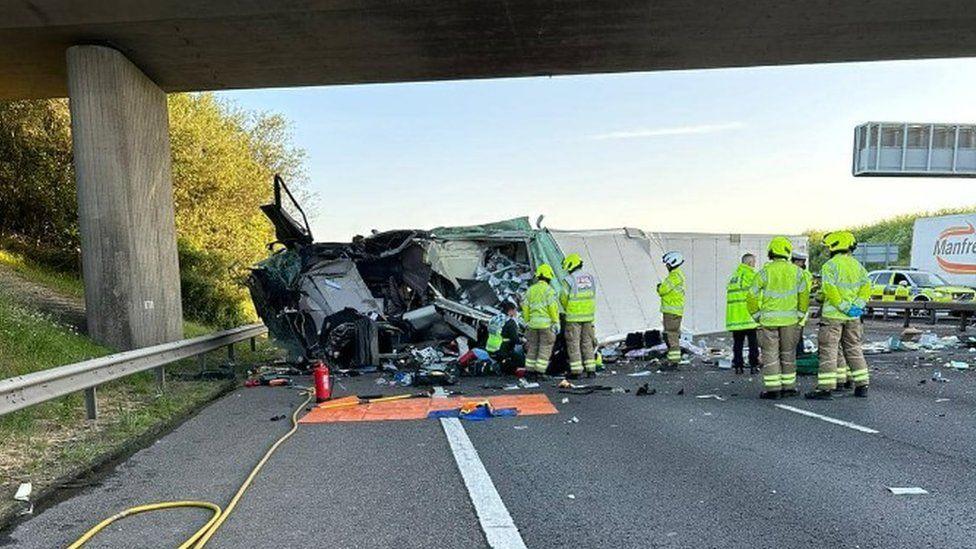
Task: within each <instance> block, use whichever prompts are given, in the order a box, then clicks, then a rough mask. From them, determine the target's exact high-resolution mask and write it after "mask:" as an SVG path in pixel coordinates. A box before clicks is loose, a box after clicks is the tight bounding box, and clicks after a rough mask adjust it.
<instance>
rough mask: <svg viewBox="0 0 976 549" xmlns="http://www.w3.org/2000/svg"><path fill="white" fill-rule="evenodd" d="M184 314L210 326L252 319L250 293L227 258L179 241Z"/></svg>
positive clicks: (236, 324) (233, 324)
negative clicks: (247, 300) (248, 304)
mask: <svg viewBox="0 0 976 549" xmlns="http://www.w3.org/2000/svg"><path fill="white" fill-rule="evenodd" d="M179 254H180V285H181V290H182V293H183V315H184V316H185V317H186V318H188V319H192V320H195V321H197V322H202V323H204V324H207V325H209V326H215V327H221V328H232V327H234V326H239V325H241V324H244V323H246V322H250V321H252V319H253V315H251V314H249V311H248V309H247V308H246V307H245V300H246V299H247V294H246V292H245V291H244V290H243V288H242V287H241V285H240V284H238V283H237V281H236V280H234V278H233V274H232V273H231V265H230V263H229V262H228V261H226V260H225V259H223V258H221V256H220V255H218V254H215V253H207V252H204V251H201V250H197V249H194V248H192V247H190V246H189V245H188V244H187V243H186V242H184V241H182V240H181V241H180V242H179Z"/></svg>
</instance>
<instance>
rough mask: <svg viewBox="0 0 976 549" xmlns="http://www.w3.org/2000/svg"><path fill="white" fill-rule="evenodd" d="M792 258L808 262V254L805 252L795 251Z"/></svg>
mask: <svg viewBox="0 0 976 549" xmlns="http://www.w3.org/2000/svg"><path fill="white" fill-rule="evenodd" d="M792 258H793V259H794V260H801V259H802V260H803V261H806V260H807V254H805V253H803V252H798V251H796V250H794V251H793V255H792Z"/></svg>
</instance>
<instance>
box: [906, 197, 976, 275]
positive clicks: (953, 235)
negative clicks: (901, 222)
mask: <svg viewBox="0 0 976 549" xmlns="http://www.w3.org/2000/svg"><path fill="white" fill-rule="evenodd" d="M912 267H915V268H916V269H919V270H923V271H928V272H931V273H935V274H937V275H939V276H941V277H942V278H944V279H946V281H948V282H949V283H950V284H955V285H957V286H969V287H971V288H976V213H970V214H958V215H943V216H939V217H922V218H919V219H916V220H915V229H914V231H913V233H912Z"/></svg>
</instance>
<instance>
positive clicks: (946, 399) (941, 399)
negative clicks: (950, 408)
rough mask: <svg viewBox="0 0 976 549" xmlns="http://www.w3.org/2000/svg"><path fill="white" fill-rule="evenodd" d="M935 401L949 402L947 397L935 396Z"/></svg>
mask: <svg viewBox="0 0 976 549" xmlns="http://www.w3.org/2000/svg"><path fill="white" fill-rule="evenodd" d="M935 402H936V403H939V402H949V399H948V398H937V399H935Z"/></svg>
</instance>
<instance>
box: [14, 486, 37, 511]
mask: <svg viewBox="0 0 976 549" xmlns="http://www.w3.org/2000/svg"><path fill="white" fill-rule="evenodd" d="M33 491H34V485H33V484H31V483H30V482H22V483H20V486H18V487H17V492H16V493H15V494H14V499H15V500H17V501H19V502H21V503H23V504H24V505H23V507H22V508H21V510H20V512H19V513H18V514H20V515H21V516H23V515H32V514H34V503H33V502H31V500H30V497H31V493H32V492H33Z"/></svg>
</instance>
